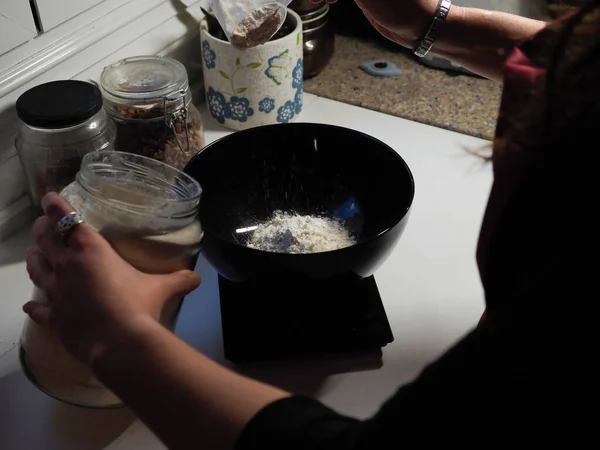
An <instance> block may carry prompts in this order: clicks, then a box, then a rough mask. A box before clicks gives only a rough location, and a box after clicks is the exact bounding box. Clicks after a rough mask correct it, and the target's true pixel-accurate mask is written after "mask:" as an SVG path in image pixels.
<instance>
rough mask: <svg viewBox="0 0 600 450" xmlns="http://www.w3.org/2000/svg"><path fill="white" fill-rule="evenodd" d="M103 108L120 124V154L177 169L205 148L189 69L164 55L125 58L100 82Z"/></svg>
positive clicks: (118, 131) (101, 78)
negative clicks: (131, 155) (149, 160)
mask: <svg viewBox="0 0 600 450" xmlns="http://www.w3.org/2000/svg"><path fill="white" fill-rule="evenodd" d="M100 87H101V89H102V96H103V97H104V108H105V109H106V111H107V112H108V114H109V115H110V116H111V117H112V119H113V120H114V121H115V122H116V124H117V138H116V141H115V150H117V151H122V152H129V153H135V154H138V155H142V156H146V157H149V158H153V159H156V160H158V161H161V162H164V163H166V164H169V165H171V166H173V167H175V168H177V169H183V167H184V166H185V165H186V164H187V162H188V161H189V160H190V158H192V156H194V155H195V154H196V153H198V152H199V151H200V150H201V149H202V148H203V147H204V143H205V141H204V129H203V126H202V120H201V117H200V112H199V111H198V110H197V109H196V107H195V106H194V105H193V103H192V95H191V93H190V88H189V82H188V76H187V72H186V70H185V67H184V66H183V64H181V63H180V62H178V61H176V60H174V59H172V58H167V57H161V56H137V57H133V58H126V59H123V60H121V61H118V62H116V63H114V64H112V65H110V66H108V67H106V68H104V70H103V72H102V75H101V77H100Z"/></svg>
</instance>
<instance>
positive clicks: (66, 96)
mask: <svg viewBox="0 0 600 450" xmlns="http://www.w3.org/2000/svg"><path fill="white" fill-rule="evenodd" d="M16 108H17V114H18V115H19V118H20V119H21V121H22V124H21V127H20V129H19V133H18V135H17V138H16V141H15V146H16V148H17V152H18V154H19V159H20V161H21V166H22V167H23V170H24V172H25V176H26V179H27V187H28V191H29V194H30V197H31V200H32V202H33V204H34V205H35V206H36V207H38V208H39V205H40V201H41V199H42V197H43V196H44V194H46V193H47V192H49V191H56V192H60V190H61V189H62V188H64V187H65V186H66V185H68V184H69V183H71V182H72V181H73V180H74V179H75V175H76V174H77V171H78V170H79V167H80V166H81V159H82V158H83V156H84V155H86V154H88V153H90V152H93V151H98V150H110V149H112V148H113V144H114V140H115V136H116V130H115V125H114V123H113V122H112V121H111V120H110V119H109V118H108V116H107V114H106V112H105V111H104V110H103V109H102V95H101V93H100V90H99V89H98V88H97V87H96V86H94V85H93V84H91V83H87V82H85V81H77V80H65V81H53V82H50V83H45V84H41V85H39V86H36V87H34V88H32V89H30V90H28V91H27V92H25V93H24V94H23V95H21V96H20V97H19V99H18V100H17V104H16Z"/></svg>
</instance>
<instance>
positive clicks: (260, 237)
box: [248, 211, 356, 253]
mask: <svg viewBox="0 0 600 450" xmlns="http://www.w3.org/2000/svg"><path fill="white" fill-rule="evenodd" d="M355 243H356V241H355V239H354V238H353V237H352V236H351V235H350V232H349V231H348V230H347V229H346V228H345V227H344V225H343V224H342V223H341V222H340V221H338V220H335V219H329V218H326V217H318V216H310V215H300V214H294V213H285V212H283V211H275V213H274V214H273V217H272V218H271V219H269V220H267V221H266V222H263V223H261V224H260V225H258V227H257V228H256V229H255V230H254V232H253V233H252V236H250V239H249V241H248V247H250V248H254V249H257V250H262V251H265V252H274V253H321V252H329V251H332V250H339V249H341V248H344V247H350V246H351V245H354V244H355Z"/></svg>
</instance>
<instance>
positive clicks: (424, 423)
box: [236, 311, 594, 450]
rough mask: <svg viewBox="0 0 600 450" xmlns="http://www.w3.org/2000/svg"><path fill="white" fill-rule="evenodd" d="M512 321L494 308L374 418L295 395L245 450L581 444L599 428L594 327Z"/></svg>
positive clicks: (267, 414) (249, 435)
mask: <svg viewBox="0 0 600 450" xmlns="http://www.w3.org/2000/svg"><path fill="white" fill-rule="evenodd" d="M503 314H510V311H505V312H504V313H503ZM548 314H551V313H550V312H549V313H548ZM507 319H508V318H506V317H504V318H502V317H499V316H498V315H496V314H494V313H493V312H490V313H489V314H488V316H487V318H486V320H485V322H484V323H483V324H482V325H481V326H480V327H478V328H477V329H476V330H474V331H473V332H471V333H470V334H469V335H468V336H467V337H465V338H464V339H463V340H462V341H461V342H459V343H458V345H456V346H455V347H454V348H452V349H451V350H450V351H448V352H447V353H446V354H445V355H443V356H442V357H441V358H440V359H439V360H438V361H436V362H435V363H433V364H432V365H430V366H429V367H427V368H426V369H425V370H424V371H423V372H422V374H421V375H420V376H419V377H418V378H417V379H416V380H415V381H414V382H412V383H410V384H408V385H406V386H403V387H401V388H400V389H399V390H398V391H397V392H396V394H395V395H394V396H393V397H392V398H391V399H389V400H388V401H387V402H386V403H385V404H384V405H383V407H382V408H381V409H380V410H379V412H378V413H377V414H376V415H375V416H374V417H372V418H371V419H369V420H366V421H359V420H356V419H352V418H349V417H346V416H343V415H340V414H338V413H336V412H334V411H333V410H331V409H329V408H327V407H325V406H324V405H322V404H320V403H319V402H317V401H315V400H312V399H309V398H304V397H291V398H287V399H283V400H279V401H277V402H274V403H272V404H271V405H268V406H267V407H265V408H264V409H263V410H262V411H261V412H259V413H258V414H257V415H256V416H255V417H254V418H253V419H252V420H251V421H250V423H249V424H248V425H247V426H246V428H245V430H243V432H242V434H241V436H240V438H239V440H238V442H237V446H236V450H250V449H257V450H258V449H260V450H271V449H273V450H309V449H310V450H318V449H327V450H338V449H339V450H342V449H344V450H348V449H353V450H359V449H360V450H363V449H364V450H367V449H368V450H378V449H392V448H393V449H400V448H431V447H432V446H433V445H444V446H448V445H452V444H455V445H457V446H459V448H460V447H465V446H467V447H471V446H475V445H477V446H483V447H484V448H485V447H487V446H490V445H491V446H493V447H495V446H498V445H506V446H508V447H507V448H515V445H517V444H525V443H526V442H529V443H530V444H532V445H535V448H541V447H540V446H541V445H546V444H547V445H552V446H553V448H555V447H554V446H555V445H557V444H558V442H559V441H560V440H561V439H563V438H566V439H568V445H567V448H574V447H573V445H574V443H575V442H576V441H577V440H579V439H582V440H583V439H585V436H586V433H589V432H591V431H590V430H593V429H594V427H592V426H590V427H589V428H586V427H585V425H584V424H585V423H586V421H587V422H589V421H590V420H591V417H592V415H591V414H589V413H587V412H585V411H586V409H587V408H586V407H585V403H586V402H587V401H588V399H589V396H590V392H588V391H587V389H588V388H589V386H591V377H590V376H588V374H591V370H590V367H591V366H589V365H587V364H586V363H585V362H584V361H590V359H591V358H590V355H592V354H593V353H594V352H593V351H592V350H591V346H590V341H589V335H588V334H587V331H585V330H589V329H587V328H586V327H582V326H581V323H574V322H572V321H571V320H570V319H568V317H565V320H564V322H563V323H561V325H560V326H559V327H556V326H555V325H551V324H555V323H556V317H545V316H544V315H540V314H538V313H536V314H530V315H527V314H523V311H518V313H517V312H515V316H514V317H510V319H511V320H507ZM532 321H535V323H536V324H537V325H536V326H531V323H532ZM506 324H510V325H506ZM588 352H589V353H588ZM588 370H589V372H587V371H588ZM588 407H589V406H588ZM574 431H576V432H574ZM517 446H518V445H517Z"/></svg>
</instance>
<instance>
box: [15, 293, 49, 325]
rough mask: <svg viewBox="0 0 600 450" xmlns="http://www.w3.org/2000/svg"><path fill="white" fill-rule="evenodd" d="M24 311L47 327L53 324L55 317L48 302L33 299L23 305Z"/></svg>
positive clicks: (39, 323) (36, 321)
mask: <svg viewBox="0 0 600 450" xmlns="http://www.w3.org/2000/svg"><path fill="white" fill-rule="evenodd" d="M23 311H24V312H25V314H27V315H28V316H29V317H31V320H33V321H34V322H35V323H37V324H38V325H42V326H46V327H47V326H50V325H52V321H53V319H54V318H53V314H52V308H51V307H50V305H48V303H44V302H39V301H35V300H32V301H30V302H27V303H25V304H24V305H23Z"/></svg>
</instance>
